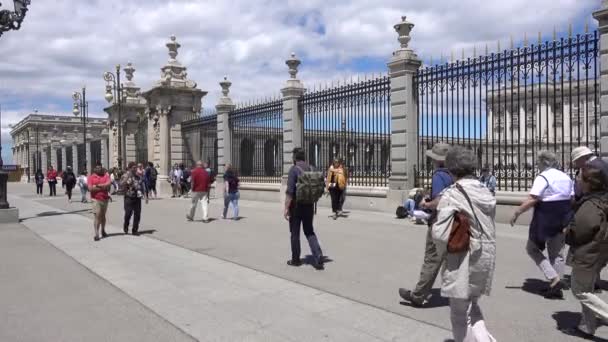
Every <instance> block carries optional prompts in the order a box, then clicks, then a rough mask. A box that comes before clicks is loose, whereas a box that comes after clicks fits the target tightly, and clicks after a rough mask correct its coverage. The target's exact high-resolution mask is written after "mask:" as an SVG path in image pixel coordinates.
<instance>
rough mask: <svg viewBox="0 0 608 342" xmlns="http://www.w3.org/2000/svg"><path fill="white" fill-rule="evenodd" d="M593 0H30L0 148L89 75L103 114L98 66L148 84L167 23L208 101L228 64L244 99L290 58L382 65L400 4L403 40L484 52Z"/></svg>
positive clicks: (553, 23) (12, 66)
mask: <svg viewBox="0 0 608 342" xmlns="http://www.w3.org/2000/svg"><path fill="white" fill-rule="evenodd" d="M599 6H600V1H599V0H585V1H580V0H536V1H526V0H504V1H501V2H494V1H478V0H463V1H453V0H436V1H418V0H377V1H374V2H369V1H367V0H335V1H331V2H329V1H321V0H308V1H297V0H263V1H262V0H249V1H247V0H231V1H217V0H216V1H198V0H171V1H166V0H133V1H128V2H127V1H121V0H87V1H77V2H76V1H71V0H56V1H33V2H32V5H31V7H30V11H29V13H28V16H27V18H26V20H25V22H24V23H23V26H22V29H21V30H20V31H16V32H7V33H5V34H4V35H3V36H2V37H1V38H0V49H1V51H3V52H4V53H3V55H2V58H0V75H1V76H0V103H1V104H2V112H3V118H2V143H3V150H2V156H3V159H4V160H5V162H10V161H11V152H10V137H9V135H8V131H9V128H8V124H11V123H13V124H14V123H16V122H18V121H19V120H20V119H22V118H23V117H25V116H26V115H27V114H29V113H31V112H33V110H34V109H38V111H39V113H41V114H70V113H71V107H72V101H71V93H72V92H73V91H74V90H78V89H80V88H82V86H83V85H86V86H87V89H88V90H87V91H88V95H89V96H88V97H89V100H90V113H91V115H93V116H103V115H104V113H103V111H102V108H103V107H104V106H105V103H104V100H103V86H104V82H103V80H102V77H101V75H102V73H103V72H104V71H106V70H112V69H113V67H114V65H116V64H118V63H120V64H123V65H125V64H126V63H127V62H128V61H131V62H133V64H134V66H135V68H136V69H137V71H136V73H135V82H136V83H137V84H138V85H140V86H141V87H142V88H143V89H148V88H150V87H151V85H152V84H153V83H154V81H155V80H156V79H158V78H159V76H160V67H161V66H162V65H164V63H165V62H166V61H167V58H168V56H167V49H166V47H165V46H164V44H165V43H166V41H167V40H168V37H169V36H170V35H171V34H175V35H176V36H177V39H178V41H179V42H180V44H181V45H182V48H181V49H180V54H179V55H178V59H179V60H180V61H181V62H182V63H183V64H184V65H186V66H187V67H188V68H189V69H188V75H189V77H190V78H191V79H193V80H195V81H196V82H197V83H198V85H199V87H200V88H201V89H203V90H206V91H209V94H208V95H207V97H205V98H204V99H203V106H205V107H212V106H214V105H215V104H216V102H217V98H218V97H219V94H220V87H219V85H218V82H219V81H220V80H221V79H222V77H223V76H224V75H228V77H229V79H230V80H231V81H232V82H233V86H232V89H231V96H232V98H233V100H234V101H235V102H246V101H249V100H253V99H257V98H260V97H271V96H277V95H278V94H279V91H280V88H281V87H282V86H283V84H284V82H285V80H286V79H287V77H288V74H287V67H286V66H285V64H284V61H285V59H286V58H288V56H289V54H290V53H291V52H292V51H293V52H296V53H297V55H298V56H300V58H301V59H302V65H301V67H300V73H299V77H300V78H301V79H302V80H303V82H304V83H305V84H306V85H307V86H309V87H311V88H312V87H313V86H315V85H319V84H324V85H325V84H331V83H332V82H337V81H338V80H340V81H343V80H344V79H350V78H351V77H352V78H354V79H356V78H357V77H364V75H365V74H372V73H374V74H376V75H377V74H379V73H386V71H387V70H386V62H387V61H388V59H389V57H390V55H391V52H392V51H393V50H395V49H396V48H398V42H397V39H396V38H397V35H396V34H395V32H394V30H393V28H392V27H393V25H394V24H396V23H397V22H399V20H400V17H401V16H402V15H407V16H408V20H409V21H411V22H413V23H414V24H415V25H416V26H415V27H414V30H413V32H412V42H411V45H412V47H413V48H414V49H415V51H416V53H417V54H418V55H419V56H420V57H421V58H422V59H423V60H424V61H425V63H429V61H430V59H431V56H433V60H435V61H437V60H438V59H439V56H441V55H443V56H449V55H450V53H451V52H452V51H453V52H454V54H455V55H456V56H458V57H459V56H460V55H461V54H462V52H461V51H462V49H464V50H465V55H467V56H468V55H470V54H471V53H472V51H473V47H474V46H476V47H477V51H478V52H480V51H483V47H484V46H485V45H486V44H488V45H489V47H490V50H491V51H492V50H493V49H495V47H496V42H497V41H499V40H500V41H501V42H502V46H503V47H506V46H508V42H509V39H510V37H511V36H513V37H514V40H515V42H516V43H517V42H521V41H522V40H523V36H524V33H527V34H528V37H530V39H535V37H536V36H537V34H538V32H539V31H541V32H543V36H544V37H550V36H551V33H552V32H553V29H554V27H556V28H557V31H558V32H559V33H558V34H559V35H564V34H565V33H566V32H567V28H568V24H569V23H572V24H573V27H574V32H582V30H583V28H584V26H585V23H588V24H589V25H590V27H591V29H595V27H596V23H595V20H594V19H593V18H592V17H591V14H592V12H593V10H594V9H596V8H598V7H599Z"/></svg>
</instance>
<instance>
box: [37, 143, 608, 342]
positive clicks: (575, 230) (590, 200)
mask: <svg viewBox="0 0 608 342" xmlns="http://www.w3.org/2000/svg"><path fill="white" fill-rule="evenodd" d="M426 156H427V157H428V158H429V159H430V160H432V162H433V165H434V173H433V175H432V179H431V185H430V188H429V189H415V190H414V191H413V192H412V196H411V197H412V198H410V199H408V200H407V201H405V203H404V206H403V212H404V213H405V215H408V216H411V217H412V219H413V220H415V221H416V222H418V223H422V222H424V223H426V224H427V226H428V230H427V234H426V242H425V243H426V246H425V254H424V262H423V265H422V267H421V271H420V277H419V280H418V282H417V284H416V286H415V287H414V288H413V289H412V290H409V289H406V288H400V289H399V291H398V292H399V295H400V297H401V298H402V299H403V300H405V301H406V302H408V303H410V304H411V305H412V306H414V307H424V306H425V305H427V303H428V302H429V299H430V298H431V289H432V286H433V284H434V282H435V280H436V278H437V276H438V275H439V274H441V278H442V282H441V295H442V296H444V297H447V298H449V301H450V312H451V322H452V332H453V336H454V340H455V341H456V342H461V341H495V339H494V337H493V336H492V335H491V334H490V332H489V331H488V329H487V327H486V324H485V321H484V317H483V314H482V310H481V308H480V298H481V297H482V296H484V295H486V296H487V295H489V294H490V292H491V288H492V281H493V274H494V269H495V259H496V244H497V242H496V227H495V215H496V203H497V202H496V183H497V182H496V178H495V176H493V175H492V174H491V172H490V170H489V168H482V169H481V170H478V169H477V166H478V165H477V163H478V162H477V158H476V156H475V154H474V153H473V152H472V151H471V150H469V149H466V148H464V147H460V146H451V145H448V144H445V143H437V144H435V146H433V148H432V149H431V150H429V151H427V152H426ZM536 159H537V161H538V163H537V164H538V167H539V174H538V175H537V176H536V178H535V179H534V182H533V184H532V187H531V189H530V191H529V195H528V197H527V198H526V200H525V201H523V203H522V204H521V205H520V206H518V207H517V208H516V210H515V212H514V214H513V216H512V218H511V225H512V226H514V225H515V223H516V222H517V220H518V219H519V217H520V216H521V215H522V214H523V213H525V212H526V211H529V210H531V209H533V211H534V212H533V217H532V221H531V223H530V226H529V233H528V241H527V243H526V245H525V250H526V252H527V254H528V255H529V256H530V258H531V259H532V261H533V262H534V263H535V264H536V265H537V266H538V267H539V269H540V270H541V272H542V274H543V275H544V277H545V278H546V279H547V288H546V289H545V290H544V291H543V293H542V294H543V296H544V297H545V298H547V299H562V298H563V297H564V292H563V290H564V289H567V288H568V287H570V289H571V291H572V293H573V295H574V296H575V297H576V298H577V299H579V301H580V302H581V305H582V319H581V321H580V323H579V324H577V325H575V326H571V327H566V328H564V331H565V332H566V333H568V334H571V335H576V336H582V337H592V336H593V335H594V333H595V331H596V329H597V327H598V326H599V325H600V321H608V312H607V311H606V308H608V304H606V303H604V302H602V301H601V299H599V298H598V297H597V296H595V295H593V292H594V290H595V288H596V283H597V281H598V280H599V275H600V272H601V270H602V269H603V268H604V267H605V266H606V264H608V163H606V162H604V161H602V160H601V159H599V158H597V157H596V156H594V155H593V153H592V151H591V150H590V149H589V148H587V147H584V146H582V147H578V148H576V149H574V150H573V152H572V163H573V165H574V166H575V167H576V168H577V172H576V177H575V179H574V180H573V179H571V178H570V176H568V175H567V174H566V173H564V172H563V171H562V170H561V169H560V167H561V166H560V165H559V163H558V160H557V157H556V155H555V154H554V153H552V152H549V151H540V152H539V153H538V155H537V158H536ZM477 171H480V173H481V177H478V176H477ZM157 175H158V172H157V170H156V168H155V167H154V166H153V165H152V163H148V164H147V165H146V167H145V168H144V165H143V164H141V163H140V164H136V163H129V165H128V168H127V169H126V170H125V171H121V170H118V169H116V168H114V169H112V170H110V171H106V170H105V169H104V168H103V167H102V166H101V165H96V167H95V169H94V171H93V173H91V174H90V175H87V174H86V172H83V173H81V174H80V176H78V177H76V175H75V174H74V172H73V171H72V170H71V168H67V170H66V171H65V172H64V173H63V175H62V177H61V179H62V186H63V187H64V188H65V189H66V195H67V197H68V200H69V201H71V198H72V191H73V189H74V188H75V187H76V186H79V187H80V189H81V193H82V201H83V202H84V201H86V200H87V198H86V196H87V192H88V193H90V199H91V201H92V202H93V203H92V207H93V213H94V218H95V219H94V240H95V241H98V240H99V239H101V238H103V237H105V236H107V233H106V231H105V226H106V217H105V215H106V211H107V208H108V202H109V201H111V195H112V194H117V193H119V194H121V195H123V196H124V221H123V230H124V233H125V234H127V233H128V230H129V226H130V225H131V218H132V217H133V221H132V225H131V227H132V228H131V233H132V234H133V235H138V234H139V226H140V218H141V207H142V200H145V201H146V202H147V201H148V199H149V198H151V197H156V196H157V192H156V184H157ZM57 178H58V175H57V171H55V170H54V169H53V168H52V167H50V168H49V170H48V172H47V175H46V177H45V176H44V175H43V174H42V171H41V170H38V171H37V172H36V175H35V181H36V189H37V190H36V191H37V193H38V194H42V187H43V184H44V181H45V180H46V181H47V183H48V184H49V194H50V196H56V189H55V185H56V183H57ZM215 178H216V177H215V175H214V173H213V171H212V170H211V169H210V168H209V165H208V164H207V163H205V162H203V161H198V162H197V163H196V165H195V167H194V168H192V169H188V168H186V167H184V165H177V164H176V165H174V167H173V169H172V170H171V172H170V174H169V175H168V179H167V181H168V182H169V183H170V185H171V188H172V197H175V198H177V197H190V200H191V206H190V209H189V211H188V212H187V214H186V219H187V220H188V221H193V220H194V218H195V214H196V211H197V207H198V206H199V205H200V206H201V211H202V219H203V222H209V216H208V212H209V201H210V192H211V189H212V186H211V184H213V183H214V182H215ZM216 184H217V185H216V186H218V185H219V186H220V187H221V190H222V192H223V194H224V206H223V210H222V213H221V217H222V218H224V219H226V218H227V216H228V210H229V208H230V207H231V206H232V208H233V216H232V218H233V219H238V218H239V205H238V201H239V197H240V194H239V187H240V186H239V177H238V175H237V173H236V171H235V170H234V169H233V168H232V167H231V165H229V164H227V165H226V167H225V173H224V175H223V181H222V182H220V183H216ZM347 184H348V171H347V169H346V168H345V166H344V163H343V161H342V160H341V159H340V158H336V159H335V160H334V161H333V163H332V165H330V167H329V169H328V170H327V172H326V173H323V172H321V171H319V170H316V169H315V168H314V167H312V166H311V165H309V164H308V163H307V162H306V154H305V152H304V150H303V149H301V148H295V149H294V150H293V166H292V167H291V168H290V170H289V172H288V178H287V187H286V196H285V204H284V217H285V219H286V220H287V221H288V223H289V231H290V236H291V238H290V239H291V258H290V259H289V260H288V261H287V264H288V265H289V266H294V267H298V266H301V265H302V260H301V258H300V257H301V245H300V235H301V231H302V230H303V232H304V236H305V237H306V240H307V242H308V245H309V248H310V251H311V254H312V259H313V261H312V266H313V267H315V268H316V269H319V270H322V269H324V263H325V257H324V254H323V251H322V249H321V244H320V242H319V239H318V237H317V235H316V233H315V230H314V224H313V221H314V215H315V213H316V204H317V202H318V201H319V199H320V198H321V197H322V196H323V195H326V194H329V196H331V208H332V212H333V218H334V219H337V218H338V217H340V216H342V214H343V204H344V199H345V193H346V187H347ZM566 245H568V246H569V250H568V253H567V256H566V248H565V247H566ZM545 251H546V253H545ZM566 265H569V266H570V267H571V268H572V272H571V276H570V282H569V283H566V282H565V281H564V272H565V266H566Z"/></svg>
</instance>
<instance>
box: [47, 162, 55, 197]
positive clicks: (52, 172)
mask: <svg viewBox="0 0 608 342" xmlns="http://www.w3.org/2000/svg"><path fill="white" fill-rule="evenodd" d="M46 181H47V183H49V196H57V170H55V169H54V168H53V165H51V166H49V169H48V171H47V172H46Z"/></svg>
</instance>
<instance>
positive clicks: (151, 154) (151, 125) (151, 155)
mask: <svg viewBox="0 0 608 342" xmlns="http://www.w3.org/2000/svg"><path fill="white" fill-rule="evenodd" d="M145 115H146V117H147V118H148V136H147V140H148V161H151V162H152V163H154V164H156V155H155V153H154V151H155V147H156V139H155V134H154V132H155V131H154V124H155V121H154V117H153V116H152V115H151V112H150V109H149V108H146V111H145Z"/></svg>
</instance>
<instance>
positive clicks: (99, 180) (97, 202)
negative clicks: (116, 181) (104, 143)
mask: <svg viewBox="0 0 608 342" xmlns="http://www.w3.org/2000/svg"><path fill="white" fill-rule="evenodd" d="M87 185H88V188H89V190H90V191H91V202H92V204H93V217H94V219H93V229H94V233H95V235H94V236H93V240H95V241H99V239H100V234H99V233H100V230H101V237H104V238H105V237H107V236H108V234H107V233H106V212H107V211H108V202H109V200H110V188H111V187H112V180H111V179H110V175H109V174H108V173H107V172H106V171H105V170H104V168H103V167H102V166H101V164H100V163H97V165H95V168H94V169H93V173H91V175H90V176H89V177H88V183H87ZM100 228H101V229H100Z"/></svg>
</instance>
